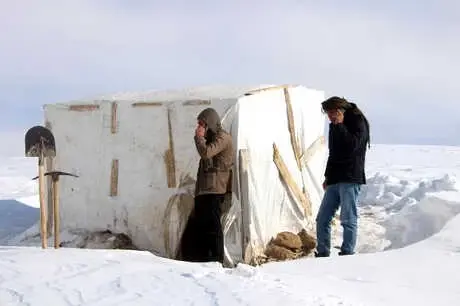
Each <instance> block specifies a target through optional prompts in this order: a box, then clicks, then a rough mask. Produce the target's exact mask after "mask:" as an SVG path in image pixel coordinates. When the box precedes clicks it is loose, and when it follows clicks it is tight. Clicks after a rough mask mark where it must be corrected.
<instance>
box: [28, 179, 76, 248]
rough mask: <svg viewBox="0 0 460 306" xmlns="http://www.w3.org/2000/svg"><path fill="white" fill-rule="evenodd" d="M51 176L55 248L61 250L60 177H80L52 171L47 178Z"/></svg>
mask: <svg viewBox="0 0 460 306" xmlns="http://www.w3.org/2000/svg"><path fill="white" fill-rule="evenodd" d="M48 175H49V176H51V180H52V182H53V184H52V190H53V217H54V222H53V224H54V248H55V249H58V248H59V244H60V242H59V240H60V239H59V176H60V175H68V176H73V177H78V175H75V174H72V173H68V172H63V171H50V172H46V173H45V176H48ZM37 178H39V177H38V176H36V177H34V178H33V180H36V179H37Z"/></svg>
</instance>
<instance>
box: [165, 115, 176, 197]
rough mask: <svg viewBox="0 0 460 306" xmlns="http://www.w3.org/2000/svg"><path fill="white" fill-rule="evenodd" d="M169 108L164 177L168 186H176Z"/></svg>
mask: <svg viewBox="0 0 460 306" xmlns="http://www.w3.org/2000/svg"><path fill="white" fill-rule="evenodd" d="M171 112H172V110H171V109H168V137H169V148H168V149H167V150H166V152H165V155H164V162H165V166H166V176H167V177H166V179H167V182H168V188H175V187H176V158H175V155H174V139H173V133H172V124H171Z"/></svg>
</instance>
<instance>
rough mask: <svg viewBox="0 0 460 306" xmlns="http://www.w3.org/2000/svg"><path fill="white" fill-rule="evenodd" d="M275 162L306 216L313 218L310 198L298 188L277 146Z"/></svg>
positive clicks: (274, 154) (274, 152) (274, 146)
mask: <svg viewBox="0 0 460 306" xmlns="http://www.w3.org/2000/svg"><path fill="white" fill-rule="evenodd" d="M273 161H274V162H275V164H276V167H277V168H278V171H279V173H280V175H281V178H282V179H283V181H284V182H285V184H286V185H287V186H288V188H289V190H290V191H291V193H292V195H293V196H294V198H296V199H297V200H298V201H299V202H300V203H301V204H302V206H303V208H304V211H305V215H306V216H311V215H312V211H311V209H312V208H311V201H310V199H309V198H307V197H306V195H304V194H303V193H302V190H301V189H300V188H299V186H297V183H296V182H295V180H294V178H293V177H292V175H291V173H290V172H289V170H288V168H287V166H286V164H285V163H284V161H283V158H282V157H281V155H280V153H279V150H278V147H277V146H276V144H273Z"/></svg>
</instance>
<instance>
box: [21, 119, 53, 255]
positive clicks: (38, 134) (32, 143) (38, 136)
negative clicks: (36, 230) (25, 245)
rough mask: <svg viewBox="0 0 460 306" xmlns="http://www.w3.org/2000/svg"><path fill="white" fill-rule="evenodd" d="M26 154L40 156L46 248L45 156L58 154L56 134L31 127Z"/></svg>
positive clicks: (41, 205) (43, 244)
mask: <svg viewBox="0 0 460 306" xmlns="http://www.w3.org/2000/svg"><path fill="white" fill-rule="evenodd" d="M25 155H26V157H38V178H39V180H38V186H39V197H40V226H41V239H42V248H43V249H46V247H47V245H46V239H47V236H48V235H47V232H46V209H45V186H44V184H45V177H44V176H45V175H44V173H45V164H44V160H45V157H54V156H56V144H55V141H54V135H53V133H51V131H50V130H49V129H47V128H46V127H43V126H38V125H37V126H34V127H32V128H30V129H29V130H28V131H27V132H26V135H25Z"/></svg>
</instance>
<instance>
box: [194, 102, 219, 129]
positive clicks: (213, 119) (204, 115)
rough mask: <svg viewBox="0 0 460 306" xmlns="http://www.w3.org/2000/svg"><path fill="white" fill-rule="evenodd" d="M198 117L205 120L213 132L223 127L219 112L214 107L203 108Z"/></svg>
mask: <svg viewBox="0 0 460 306" xmlns="http://www.w3.org/2000/svg"><path fill="white" fill-rule="evenodd" d="M197 119H198V120H203V121H204V122H205V123H206V125H207V126H208V129H209V130H210V131H211V132H213V133H217V132H218V131H219V130H220V129H221V128H222V126H221V124H220V117H219V114H218V113H217V112H216V110H215V109H213V108H206V109H205V110H203V111H202V112H201V113H200V114H199V115H198V117H197Z"/></svg>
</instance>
